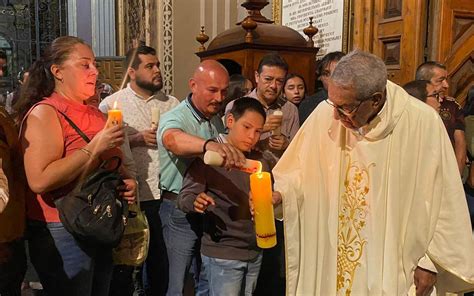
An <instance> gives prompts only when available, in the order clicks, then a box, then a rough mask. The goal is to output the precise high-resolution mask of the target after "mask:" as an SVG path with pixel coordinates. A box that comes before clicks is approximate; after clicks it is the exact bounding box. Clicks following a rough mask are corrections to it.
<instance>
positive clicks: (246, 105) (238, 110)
mask: <svg viewBox="0 0 474 296" xmlns="http://www.w3.org/2000/svg"><path fill="white" fill-rule="evenodd" d="M245 111H254V112H257V113H259V114H260V115H262V117H263V121H265V119H266V118H267V114H266V113H265V109H263V106H262V104H261V103H260V102H259V101H258V100H256V99H254V98H250V97H241V98H238V99H237V100H235V101H234V105H233V106H232V109H230V113H231V114H232V116H234V119H235V121H237V120H239V118H240V117H242V116H243V115H244V113H245Z"/></svg>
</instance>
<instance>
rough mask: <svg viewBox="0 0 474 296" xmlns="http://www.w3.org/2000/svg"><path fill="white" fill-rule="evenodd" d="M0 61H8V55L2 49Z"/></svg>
mask: <svg viewBox="0 0 474 296" xmlns="http://www.w3.org/2000/svg"><path fill="white" fill-rule="evenodd" d="M0 59H2V60H6V59H7V53H6V52H5V51H4V50H1V49H0Z"/></svg>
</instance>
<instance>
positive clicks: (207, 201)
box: [193, 192, 216, 214]
mask: <svg viewBox="0 0 474 296" xmlns="http://www.w3.org/2000/svg"><path fill="white" fill-rule="evenodd" d="M193 205H194V211H196V212H198V213H201V214H203V213H204V212H205V211H206V210H207V208H208V207H209V206H210V205H213V206H215V205H216V202H215V201H214V199H213V198H212V197H210V196H209V195H207V194H205V193H204V192H201V193H199V195H198V196H197V197H196V199H195V200H194V203H193Z"/></svg>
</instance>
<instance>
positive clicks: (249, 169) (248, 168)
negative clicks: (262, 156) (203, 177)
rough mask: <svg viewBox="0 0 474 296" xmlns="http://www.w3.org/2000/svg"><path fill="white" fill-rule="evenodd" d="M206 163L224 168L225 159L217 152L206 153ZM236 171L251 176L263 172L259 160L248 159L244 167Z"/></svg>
mask: <svg viewBox="0 0 474 296" xmlns="http://www.w3.org/2000/svg"><path fill="white" fill-rule="evenodd" d="M204 163H205V164H207V165H212V166H222V165H223V164H224V158H223V157H222V156H221V155H220V154H219V153H217V152H214V151H206V153H204ZM235 169H238V170H241V171H243V172H246V173H249V174H253V173H257V172H258V173H259V172H261V171H262V163H261V162H260V161H258V160H253V159H246V160H245V164H244V165H243V166H242V167H240V168H238V167H235Z"/></svg>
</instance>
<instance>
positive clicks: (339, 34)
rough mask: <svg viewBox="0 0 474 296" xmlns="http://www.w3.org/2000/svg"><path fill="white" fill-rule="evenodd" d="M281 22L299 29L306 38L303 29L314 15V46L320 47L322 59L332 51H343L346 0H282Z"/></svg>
mask: <svg viewBox="0 0 474 296" xmlns="http://www.w3.org/2000/svg"><path fill="white" fill-rule="evenodd" d="M281 1H282V5H281V23H282V25H283V26H288V27H290V28H292V29H294V30H296V31H298V32H299V33H300V34H301V35H303V36H304V37H305V38H307V37H306V35H304V33H303V29H304V28H306V27H308V25H309V18H310V17H311V16H312V17H313V26H315V27H316V28H318V30H319V32H318V33H317V34H316V35H314V37H313V40H314V46H316V47H319V48H320V49H319V52H318V54H317V58H318V59H320V58H321V57H322V56H324V55H325V54H326V53H328V52H331V51H337V50H339V51H342V50H343V43H344V42H343V40H344V18H345V14H344V3H345V1H344V0H281Z"/></svg>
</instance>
